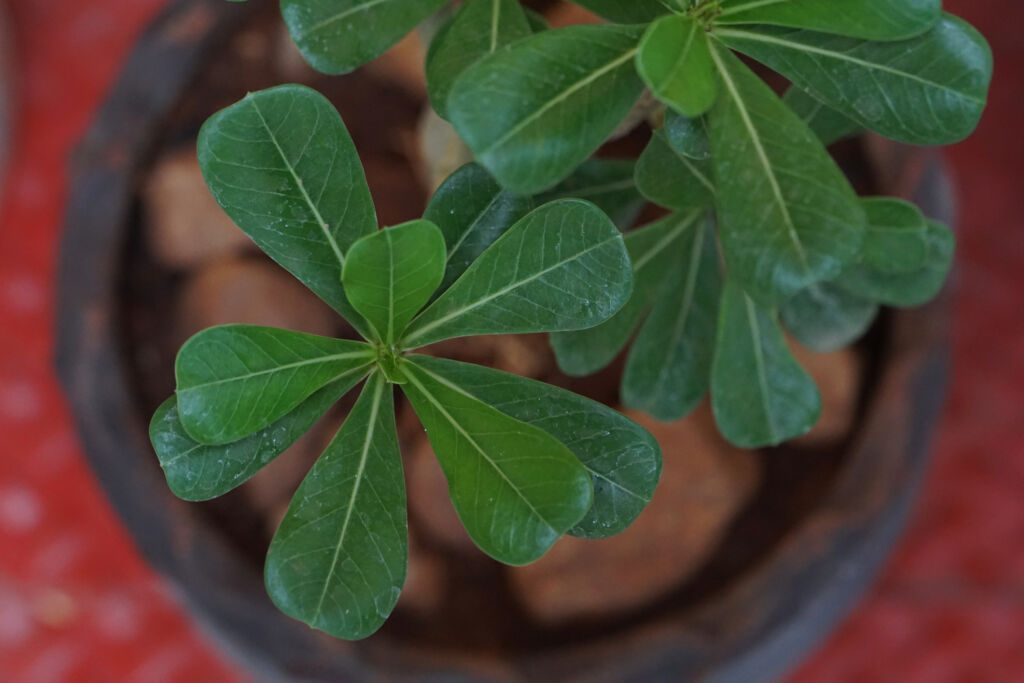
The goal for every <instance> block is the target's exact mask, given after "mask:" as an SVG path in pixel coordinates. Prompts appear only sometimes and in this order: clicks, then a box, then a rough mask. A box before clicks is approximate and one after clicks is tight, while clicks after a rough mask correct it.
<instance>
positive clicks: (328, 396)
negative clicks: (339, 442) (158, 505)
mask: <svg viewBox="0 0 1024 683" xmlns="http://www.w3.org/2000/svg"><path fill="white" fill-rule="evenodd" d="M367 372H368V369H367V368H359V369H357V370H353V371H352V372H350V373H349V374H348V375H346V376H345V377H342V378H340V379H337V380H335V381H333V382H331V383H330V384H328V385H327V386H325V387H324V388H323V389H320V390H319V391H317V392H316V393H314V394H313V395H312V396H310V397H309V398H307V399H306V400H305V401H303V402H302V403H300V404H299V406H298V407H297V408H295V409H294V410H293V411H291V412H290V413H288V414H287V415H285V416H284V417H282V418H281V419H279V420H278V421H277V422H274V423H273V424H271V425H270V426H268V427H265V428H264V429H261V430H260V431H258V432H256V433H255V434H253V435H252V436H247V437H245V438H244V439H241V440H240V441H235V442H233V443H228V444H223V445H220V446H206V445H204V444H201V443H199V442H198V441H196V440H195V439H193V438H192V437H191V436H189V435H188V432H186V431H185V428H184V427H183V426H182V424H181V420H180V419H179V418H178V399H177V397H175V396H172V397H171V398H169V399H167V400H166V401H164V403H163V404H162V405H161V406H160V407H159V408H158V409H157V411H156V413H155V414H154V415H153V419H152V421H151V422H150V424H149V440H150V442H151V443H152V444H153V450H154V451H156V455H157V458H158V459H159V460H160V467H162V468H163V470H164V476H166V477H167V485H168V487H169V488H170V489H171V491H173V492H174V495H176V496H178V497H179V498H181V499H182V500H189V501H202V500H210V499H211V498H216V497H217V496H221V495H224V494H225V493H227V492H228V491H231V490H232V489H234V488H235V487H237V486H240V485H241V484H243V483H245V482H246V481H248V479H249V478H250V477H252V475H254V474H256V473H257V472H259V471H260V470H261V469H263V467H264V466H266V465H267V464H268V463H269V462H270V461H271V460H273V459H274V458H276V457H277V456H279V455H281V454H282V453H284V452H285V451H286V450H287V449H288V448H289V447H290V446H291V445H292V444H294V443H295V442H296V441H298V439H299V437H301V436H302V435H303V434H305V433H306V432H307V431H309V429H310V427H312V426H313V424H314V423H315V422H316V421H317V420H318V419H320V417H321V416H322V415H323V414H324V413H326V412H327V410H328V409H329V408H330V407H331V406H332V405H334V403H335V402H336V401H337V400H338V399H340V398H341V397H342V396H344V395H345V394H347V393H348V392H349V390H350V389H351V388H352V387H354V386H355V385H356V384H358V383H359V381H360V380H361V379H362V378H363V377H364V376H366V373H367Z"/></svg>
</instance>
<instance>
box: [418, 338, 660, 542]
mask: <svg viewBox="0 0 1024 683" xmlns="http://www.w3.org/2000/svg"><path fill="white" fill-rule="evenodd" d="M414 362H415V363H416V364H417V365H419V366H420V367H422V368H424V369H426V370H428V371H430V372H433V373H434V374H436V375H438V376H440V377H443V378H444V379H446V380H448V381H449V382H450V383H451V384H453V385H456V386H458V387H459V389H461V390H462V391H464V392H467V393H469V394H471V395H472V396H473V397H474V398H476V399H477V400H479V401H482V402H484V403H486V404H488V405H490V406H492V407H493V408H495V409H497V410H499V411H501V412H502V413H504V414H506V415H508V416H509V417H512V418H514V419H516V420H519V421H521V422H525V423H527V424H530V425H533V426H535V427H539V428H540V429H543V430H544V431H545V432H547V433H548V434H550V435H551V436H553V437H555V438H556V439H558V440H559V441H560V442H562V444H564V445H565V446H567V447H568V448H569V450H571V451H572V452H573V454H575V455H576V457H577V458H579V459H580V461H581V462H582V463H583V466H584V467H585V468H586V470H587V472H588V473H589V474H590V477H591V480H592V482H593V486H594V502H593V505H592V506H591V507H590V511H589V512H587V515H586V516H585V517H584V518H583V519H582V520H581V521H580V522H578V523H577V524H576V526H574V527H573V528H572V529H570V530H569V533H570V534H572V535H574V536H579V537H581V538H606V537H608V536H613V535H615V534H617V533H619V532H621V531H623V530H625V529H626V527H628V526H629V525H630V524H632V523H633V520H635V519H636V517H637V515H639V514H640V513H641V512H642V511H643V509H644V507H646V506H647V504H648V503H649V502H650V501H651V496H653V495H654V489H655V487H656V486H657V484H658V479H659V477H660V476H661V449H660V448H659V446H658V442H657V441H656V440H655V438H654V437H653V436H651V435H650V433H649V432H648V431H647V430H646V429H644V428H643V427H641V426H640V425H638V424H636V423H635V422H633V421H632V420H630V419H629V418H627V417H626V416H624V415H622V414H621V413H619V412H618V411H615V410H612V409H611V408H609V407H607V406H604V405H601V404H600V403H596V402H595V401H591V400H590V399H587V398H583V397H582V396H578V395H576V394H574V393H572V392H571V391H566V390H564V389H559V388H557V387H553V386H551V385H550V384H545V383H543V382H537V381H534V380H530V379H525V378H523V377H518V376H516V375H510V374H508V373H505V372H501V371H499V370H491V369H489V368H483V367H480V366H479V365H471V364H468V363H458V362H455V361H451V360H444V359H440V358H430V357H427V356H416V357H415V358H414Z"/></svg>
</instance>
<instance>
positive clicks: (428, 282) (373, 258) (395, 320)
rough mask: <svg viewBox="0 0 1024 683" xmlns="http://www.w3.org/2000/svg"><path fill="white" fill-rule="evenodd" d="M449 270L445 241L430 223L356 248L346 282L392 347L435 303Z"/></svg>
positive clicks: (400, 228) (397, 229)
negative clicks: (432, 297) (436, 292)
mask: <svg viewBox="0 0 1024 683" xmlns="http://www.w3.org/2000/svg"><path fill="white" fill-rule="evenodd" d="M444 268H445V245H444V235H442V234H441V231H440V230H439V229H438V227H437V226H436V225H434V224H433V223H431V222H430V221H426V220H418V221H412V222H410V223H404V224H402V225H396V226H394V227H392V228H385V229H383V230H378V231H377V232H375V233H374V234H372V235H367V236H366V237H364V238H362V239H361V240H359V241H358V242H356V243H355V244H353V245H352V249H350V250H349V253H348V259H347V260H346V261H345V269H344V271H343V275H342V281H343V282H344V284H345V290H346V291H347V292H348V296H349V299H350V300H351V302H352V306H354V307H355V309H356V310H357V311H359V313H360V314H361V315H362V316H364V317H365V318H366V320H367V321H368V322H369V323H370V325H371V326H372V327H373V328H374V331H375V332H376V333H377V334H376V338H377V339H379V340H381V341H383V342H384V343H385V344H388V345H391V344H394V343H396V342H397V341H398V339H399V336H400V335H401V334H402V332H404V331H405V328H406V327H407V326H408V325H409V321H410V320H412V319H413V316H415V315H416V313H418V312H419V310H420V309H421V308H423V306H424V305H425V304H426V303H427V302H428V301H430V295H431V294H433V293H434V290H436V289H437V286H438V285H439V284H441V278H442V277H444Z"/></svg>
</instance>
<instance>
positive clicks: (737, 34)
mask: <svg viewBox="0 0 1024 683" xmlns="http://www.w3.org/2000/svg"><path fill="white" fill-rule="evenodd" d="M715 35H716V36H721V37H723V38H728V37H730V36H732V37H733V38H740V39H744V38H745V39H747V40H753V41H754V42H761V43H770V44H774V45H782V46H783V47H788V48H790V49H792V50H797V51H801V52H810V53H812V54H817V55H821V56H823V57H828V58H830V59H836V60H840V61H845V62H849V63H851V64H856V65H857V66H862V67H864V68H865V69H868V70H872V71H882V72H884V73H888V74H892V75H894V76H899V77H900V78H905V79H907V80H910V81H916V82H917V83H920V84H921V85H925V86H928V87H930V88H936V89H938V90H944V91H946V92H948V93H951V94H953V95H956V96H957V97H961V98H963V99H965V100H968V101H970V102H973V103H975V104H979V105H984V104H985V100H984V98H979V97H974V96H973V95H970V94H968V93H965V92H964V91H962V90H957V89H956V88H952V87H950V86H948V85H944V84H942V83H937V82H935V81H929V80H928V79H927V78H922V77H921V76H918V75H917V74H913V73H910V72H909V71H900V70H899V69H894V68H892V67H889V66H886V65H884V64H881V63H879V62H869V61H867V60H864V59H860V58H858V57H851V56H850V55H848V54H844V53H842V52H835V51H832V50H826V49H824V48H820V47H814V46H812V45H807V44H806V43H797V42H794V41H791V40H785V39H784V38H777V37H775V36H767V35H764V34H763V33H753V32H751V31H743V30H741V29H734V28H723V29H717V30H716V31H715Z"/></svg>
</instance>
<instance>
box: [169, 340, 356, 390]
mask: <svg viewBox="0 0 1024 683" xmlns="http://www.w3.org/2000/svg"><path fill="white" fill-rule="evenodd" d="M362 357H365V358H366V359H367V360H373V358H374V351H373V350H372V349H364V350H362V351H349V352H347V353H337V354H332V355H329V356H317V357H316V358H307V359H306V360H302V361H296V362H294V363H285V364H284V365H276V366H274V367H272V368H267V369H266V370H257V371H256V372H250V373H248V374H245V375H236V376H234V377H225V378H224V379H217V380H213V381H212V382H204V383H202V384H193V385H190V386H187V387H183V388H181V389H179V392H188V391H194V390H196V389H206V388H207V387H212V386H216V385H218V384H226V383H228V382H242V381H245V380H249V379H252V378H253V377H260V376H262V375H269V374H271V373H274V372H281V371H284V370H292V369H294V368H300V367H303V366H306V365H315V364H317V363H328V362H330V361H335V360H346V359H349V358H362ZM332 381H333V380H332Z"/></svg>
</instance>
